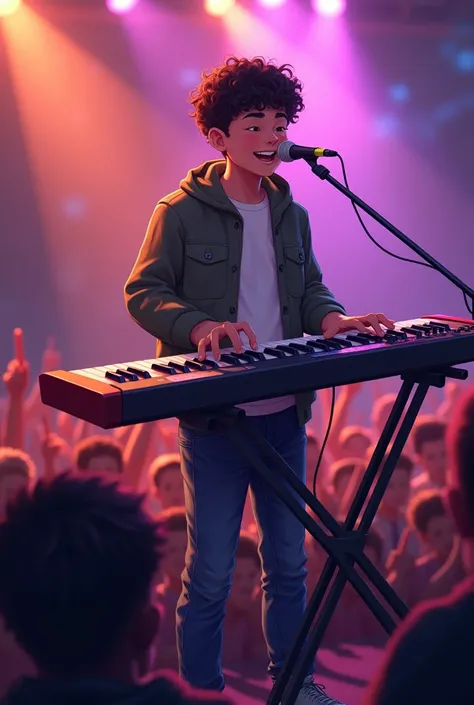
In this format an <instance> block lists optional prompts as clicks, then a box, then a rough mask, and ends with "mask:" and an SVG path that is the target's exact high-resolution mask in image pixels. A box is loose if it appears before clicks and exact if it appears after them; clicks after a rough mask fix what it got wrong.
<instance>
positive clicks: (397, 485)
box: [368, 448, 414, 513]
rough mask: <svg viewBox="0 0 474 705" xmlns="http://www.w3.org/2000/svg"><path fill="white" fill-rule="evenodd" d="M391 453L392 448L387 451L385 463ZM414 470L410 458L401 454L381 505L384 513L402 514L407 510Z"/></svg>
mask: <svg viewBox="0 0 474 705" xmlns="http://www.w3.org/2000/svg"><path fill="white" fill-rule="evenodd" d="M372 451H373V449H370V450H369V453H368V457H371V455H372ZM389 452H390V448H389V449H388V450H387V453H386V455H385V460H384V462H386V460H387V458H388V455H389ZM382 467H383V464H382ZM413 468H414V464H413V460H412V459H411V458H410V456H409V455H407V454H406V453H401V454H400V457H399V459H398V461H397V464H396V465H395V468H394V470H393V473H392V477H391V478H390V482H389V483H388V487H387V489H386V490H385V494H384V496H383V499H382V501H381V503H380V508H381V509H382V511H384V510H386V511H389V512H393V513H400V512H403V511H404V510H405V509H406V506H407V504H408V500H409V497H410V481H411V476H412V473H413Z"/></svg>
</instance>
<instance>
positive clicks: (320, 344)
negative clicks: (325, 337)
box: [306, 340, 330, 352]
mask: <svg viewBox="0 0 474 705" xmlns="http://www.w3.org/2000/svg"><path fill="white" fill-rule="evenodd" d="M306 345H307V346H308V347H310V348H313V349H314V350H320V351H321V352H329V350H330V347H329V345H326V342H325V341H322V340H307V341H306Z"/></svg>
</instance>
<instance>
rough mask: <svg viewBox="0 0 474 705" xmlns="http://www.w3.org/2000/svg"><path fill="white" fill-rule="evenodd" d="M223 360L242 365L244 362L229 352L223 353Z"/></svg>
mask: <svg viewBox="0 0 474 705" xmlns="http://www.w3.org/2000/svg"><path fill="white" fill-rule="evenodd" d="M221 360H222V362H228V363H229V365H241V364H242V363H241V361H240V360H239V359H238V358H236V357H232V354H227V353H224V354H223V355H221Z"/></svg>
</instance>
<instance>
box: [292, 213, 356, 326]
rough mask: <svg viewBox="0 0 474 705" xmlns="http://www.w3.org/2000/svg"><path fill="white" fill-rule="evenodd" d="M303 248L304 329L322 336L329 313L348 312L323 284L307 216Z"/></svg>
mask: <svg viewBox="0 0 474 705" xmlns="http://www.w3.org/2000/svg"><path fill="white" fill-rule="evenodd" d="M303 246H304V250H305V292H304V295H303V301H302V304H301V306H302V308H301V313H302V319H303V329H304V332H305V333H308V334H309V335H320V334H321V323H322V321H323V318H324V317H325V316H326V315H327V314H328V313H331V311H337V312H338V313H342V314H343V315H345V313H346V312H345V309H344V307H343V306H342V305H341V304H340V303H338V302H337V301H336V299H335V298H334V296H333V294H332V293H331V292H330V291H329V289H328V288H327V286H326V285H325V284H323V274H322V272H321V268H320V266H319V264H318V263H317V261H316V259H315V257H314V254H313V247H312V244H311V228H310V225H309V219H308V216H307V215H306V228H305V231H304V236H303Z"/></svg>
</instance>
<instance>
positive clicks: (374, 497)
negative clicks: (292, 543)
mask: <svg viewBox="0 0 474 705" xmlns="http://www.w3.org/2000/svg"><path fill="white" fill-rule="evenodd" d="M467 376H468V373H467V371H466V370H462V369H458V368H453V367H449V368H446V369H440V370H433V371H427V372H426V373H423V374H416V375H409V374H407V375H402V386H401V388H400V391H399V393H398V396H397V399H396V401H395V403H394V405H393V408H392V411H391V414H390V417H389V419H388V421H387V424H386V426H385V428H384V430H383V431H382V434H381V436H380V439H379V441H378V443H377V445H376V447H375V450H374V454H373V456H372V458H371V460H370V462H369V464H368V466H367V469H366V471H365V474H364V476H363V479H362V481H361V483H360V485H359V487H358V489H357V492H356V495H355V497H354V500H353V502H352V504H351V507H350V509H349V511H348V514H347V517H346V519H345V522H344V524H343V525H341V524H340V523H339V522H338V521H337V520H336V519H335V518H334V517H333V516H332V514H331V513H330V512H328V510H327V509H326V508H325V507H324V506H323V505H322V504H321V502H320V501H319V500H318V499H317V498H316V497H314V495H313V494H312V492H310V490H309V489H308V488H307V487H306V485H305V484H304V483H303V482H301V481H300V480H299V479H298V478H297V477H296V475H295V474H294V472H293V471H292V469H291V468H290V466H289V465H288V464H287V463H286V462H285V461H284V460H283V458H282V457H281V456H280V455H279V453H278V452H277V451H275V449H274V448H272V446H271V445H270V444H269V443H268V441H267V440H266V439H265V438H264V436H263V435H262V434H261V433H260V432H259V431H257V430H256V429H255V428H254V427H253V426H252V425H251V424H250V423H249V422H248V420H247V418H246V416H245V413H244V412H243V411H241V410H240V409H236V408H231V409H228V410H222V411H216V412H214V413H211V414H206V415H202V416H201V422H202V423H203V424H204V425H205V427H206V428H207V429H208V430H221V431H225V432H226V433H227V434H228V435H229V438H230V439H231V441H232V442H233V444H234V445H235V447H236V450H237V451H238V452H240V453H241V454H242V455H243V456H244V458H245V459H246V460H247V461H248V462H249V463H250V464H251V465H252V466H253V467H254V468H255V469H256V470H257V471H258V472H259V473H260V474H261V475H262V476H263V477H264V478H265V480H266V481H267V482H268V483H269V484H270V485H271V486H272V487H273V489H274V490H275V492H276V493H277V494H278V495H279V497H280V498H281V499H282V500H283V501H284V502H285V504H286V505H287V506H288V507H289V508H290V509H291V511H292V512H293V514H295V515H296V516H297V517H298V519H300V521H301V522H302V524H303V525H304V527H305V529H306V530H307V531H309V533H310V534H311V535H312V536H313V537H314V539H315V540H316V541H317V542H318V543H319V544H320V545H321V546H322V548H324V550H325V551H326V552H327V554H328V559H327V561H326V564H325V566H324V569H323V571H322V573H321V576H320V578H319V581H318V584H317V586H316V588H315V590H314V593H313V595H312V597H311V599H310V600H309V603H308V605H307V608H306V611H305V615H304V619H303V624H302V625H301V629H300V631H299V633H298V635H297V637H296V638H295V641H294V645H293V648H292V650H291V652H290V653H289V654H288V656H287V658H286V662H285V664H284V666H283V669H282V672H281V673H280V675H279V677H278V679H277V680H276V682H275V684H274V686H273V689H272V691H271V693H270V696H269V698H268V700H267V705H280V704H281V705H293V704H294V702H295V700H296V698H297V695H298V693H299V690H300V688H301V685H302V683H303V680H304V678H305V676H306V674H307V672H308V668H309V667H310V664H311V662H312V660H313V659H314V656H315V654H316V652H317V650H318V648H319V646H320V644H321V641H322V639H323V637H324V634H325V631H326V629H327V626H328V624H329V622H330V620H331V617H332V615H333V614H334V611H335V609H336V607H337V604H338V602H339V599H340V598H341V595H342V592H343V590H344V587H345V584H346V582H349V583H350V584H351V585H352V586H353V587H354V589H355V590H356V591H357V592H358V593H359V595H360V597H361V598H362V599H363V600H364V602H365V604H366V605H367V607H368V608H369V609H370V610H371V612H372V613H373V614H374V616H375V617H376V618H377V620H378V621H379V622H380V624H381V625H382V627H383V628H384V629H385V630H386V632H387V633H388V634H391V633H392V631H393V630H394V628H395V626H396V624H395V621H394V619H393V617H392V616H391V615H390V613H389V612H388V611H387V610H386V609H385V607H384V606H383V605H382V604H381V603H380V601H379V599H378V598H377V596H376V595H375V594H374V593H373V592H372V589H371V587H369V584H368V582H367V581H366V580H364V578H363V577H362V576H361V575H360V574H359V572H357V571H356V570H355V568H354V563H356V564H357V566H358V568H359V569H360V570H361V571H362V572H363V573H364V574H365V577H366V579H367V580H368V581H370V583H371V584H372V586H373V587H374V588H375V589H376V590H377V591H378V592H379V593H380V595H381V596H382V597H383V598H384V600H385V602H386V603H387V604H388V605H389V607H390V608H391V609H392V610H393V612H394V613H395V615H396V616H397V617H398V618H399V619H403V617H405V615H406V614H407V612H408V608H407V606H406V605H405V604H404V603H403V602H402V600H401V599H400V598H399V597H398V595H397V594H396V592H395V591H394V590H393V589H392V588H391V586H390V585H389V584H388V583H387V582H386V580H385V579H384V578H383V577H382V575H381V574H380V573H379V572H378V570H377V569H376V568H375V566H374V565H373V564H372V563H371V562H370V561H369V559H368V558H367V556H366V555H365V553H364V544H365V537H366V534H367V532H368V530H369V528H370V526H371V524H372V521H373V519H374V517H375V514H376V512H377V509H378V507H379V504H380V501H381V500H382V497H383V495H384V493H385V490H386V488H387V485H388V483H389V481H390V478H391V476H392V473H393V470H394V468H395V466H396V463H397V461H398V459H399V457H400V454H401V452H402V450H403V448H404V446H405V443H406V441H407V439H408V436H409V434H410V431H411V429H412V427H413V424H414V422H415V420H416V417H417V415H418V413H419V411H420V409H421V406H422V404H423V401H424V399H425V397H426V394H427V392H428V390H429V388H430V387H438V388H442V387H444V385H445V382H446V378H447V377H449V378H453V379H466V378H467ZM412 393H413V396H412ZM410 397H412V398H411V399H410ZM407 404H408V407H407ZM397 428H398V432H397ZM395 433H396V436H395V439H394V440H393V444H392V445H391V449H390V452H389V454H388V456H387V460H386V462H385V464H384V465H383V467H382V469H381V470H380V466H381V464H382V462H383V459H384V457H385V455H386V452H387V450H388V448H389V446H390V443H391V441H392V438H393V436H394V435H395ZM290 486H291V488H292V489H293V491H294V492H296V493H297V494H298V495H299V497H301V498H302V499H303V500H304V502H305V503H306V505H307V506H308V507H309V508H310V509H311V510H312V512H313V513H314V515H315V516H316V517H317V518H318V519H319V521H320V522H321V524H322V525H323V526H324V527H325V528H326V530H327V531H328V532H330V533H327V532H326V531H324V530H323V528H322V527H321V526H320V525H319V524H318V523H317V522H316V521H315V519H314V518H313V517H312V516H311V515H310V514H309V513H308V512H307V511H306V510H305V509H304V508H303V507H301V506H300V504H299V503H298V501H297V500H296V499H295V497H294V496H293V493H292V492H291V491H290ZM372 490H373V491H372ZM369 495H370V498H369ZM361 512H362V516H361V517H360V521H359V522H358V519H359V516H360V515H361ZM356 526H357V528H356ZM334 576H335V577H334ZM331 582H332V585H331ZM327 593H328V594H327ZM313 623H314V624H313Z"/></svg>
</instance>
